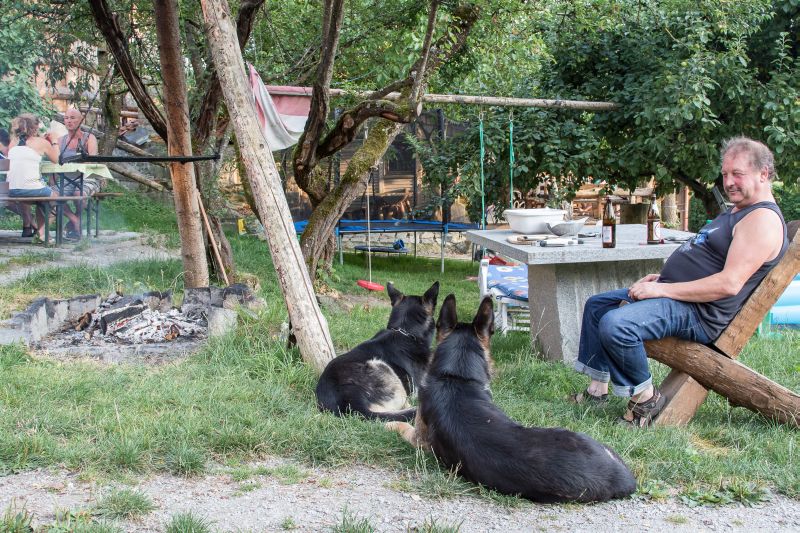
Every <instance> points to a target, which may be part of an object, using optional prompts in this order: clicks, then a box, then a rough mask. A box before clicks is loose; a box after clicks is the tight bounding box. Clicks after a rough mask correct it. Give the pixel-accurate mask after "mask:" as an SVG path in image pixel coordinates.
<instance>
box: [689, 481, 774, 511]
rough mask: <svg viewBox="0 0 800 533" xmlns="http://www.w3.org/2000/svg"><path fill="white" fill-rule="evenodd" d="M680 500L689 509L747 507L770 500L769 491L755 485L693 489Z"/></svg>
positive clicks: (741, 484) (742, 484)
mask: <svg viewBox="0 0 800 533" xmlns="http://www.w3.org/2000/svg"><path fill="white" fill-rule="evenodd" d="M680 499H681V501H682V502H683V503H685V504H686V505H688V506H689V507H697V506H699V505H729V504H732V503H740V504H743V505H746V506H748V507H752V506H753V505H757V504H759V503H762V502H767V501H770V500H771V499H772V497H771V495H770V492H769V490H767V489H766V488H765V487H763V486H761V485H758V484H756V483H737V484H731V485H726V486H724V487H722V488H719V489H694V490H690V491H687V492H685V493H683V494H681V496H680Z"/></svg>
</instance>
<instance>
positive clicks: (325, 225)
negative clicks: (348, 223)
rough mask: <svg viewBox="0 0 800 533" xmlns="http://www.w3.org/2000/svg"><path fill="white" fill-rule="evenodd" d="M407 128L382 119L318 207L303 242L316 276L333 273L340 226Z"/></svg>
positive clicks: (305, 254) (309, 263)
mask: <svg viewBox="0 0 800 533" xmlns="http://www.w3.org/2000/svg"><path fill="white" fill-rule="evenodd" d="M405 126H406V125H405V124H402V123H398V122H392V121H389V120H385V119H379V120H378V121H377V122H376V124H375V125H374V126H373V127H372V128H370V130H369V136H368V137H367V139H366V140H365V141H364V144H362V145H361V147H360V148H359V149H358V150H357V151H356V153H355V154H353V157H352V158H351V159H350V163H349V164H348V165H347V170H346V171H345V173H344V176H342V178H341V180H340V181H339V185H338V186H337V187H336V188H335V189H334V190H333V191H331V193H330V194H328V195H327V196H326V197H325V199H324V200H322V202H321V203H320V204H319V205H318V206H316V207H314V211H313V212H312V213H311V216H310V217H309V219H308V225H307V226H306V229H305V231H303V236H302V238H301V240H300V245H301V247H302V249H303V257H304V258H305V261H306V265H307V266H308V271H309V272H310V273H311V274H312V275H314V273H315V272H317V269H319V268H322V269H327V270H330V268H331V262H332V261H333V253H332V252H331V253H328V254H326V253H325V252H326V250H329V251H330V250H331V248H330V239H331V235H333V231H334V228H335V227H336V224H337V223H338V222H339V219H341V218H342V215H343V214H344V212H345V210H347V207H348V206H349V205H350V204H351V203H352V202H353V200H355V199H356V198H357V197H358V196H359V195H360V194H363V192H364V188H365V187H366V186H367V182H368V181H369V172H370V169H371V168H373V167H374V166H375V165H377V164H378V163H379V162H380V160H381V159H382V158H383V156H384V155H385V154H386V150H388V149H389V146H390V145H391V144H392V141H394V139H395V137H397V134H398V133H400V132H401V131H402V130H403V128H405ZM323 261H324V262H323Z"/></svg>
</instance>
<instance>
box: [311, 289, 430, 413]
mask: <svg viewBox="0 0 800 533" xmlns="http://www.w3.org/2000/svg"><path fill="white" fill-rule="evenodd" d="M386 290H387V292H388V293H389V298H390V299H391V301H392V312H391V314H390V315H389V324H388V325H387V326H386V329H382V330H381V331H379V332H378V333H376V334H375V336H374V337H372V338H371V339H369V340H368V341H365V342H362V343H361V344H359V345H358V346H356V347H355V348H353V349H352V350H350V351H349V352H347V353H344V354H342V355H340V356H338V357H336V358H335V359H333V360H332V361H331V362H330V363H328V366H326V367H325V371H324V372H322V376H320V378H319V383H318V384H317V405H318V406H319V408H320V410H323V411H325V410H327V411H331V412H333V413H334V414H336V415H339V416H341V415H343V414H350V413H361V414H362V415H363V416H365V417H366V418H369V419H378V420H402V421H409V420H412V419H413V418H414V415H415V413H416V408H413V407H411V408H409V404H408V396H409V395H410V394H411V393H412V391H413V390H414V388H415V387H416V386H417V384H418V383H419V381H420V378H421V377H422V376H423V374H424V373H425V370H426V369H427V367H428V364H429V363H430V359H431V341H432V340H433V332H434V330H435V325H434V320H433V315H434V312H435V310H436V298H437V296H438V295H439V282H438V281H437V282H436V283H434V284H433V285H432V286H431V288H430V289H428V290H427V291H426V292H425V294H424V295H423V296H406V295H404V294H403V293H402V292H400V291H398V290H397V289H395V288H394V286H393V285H392V284H391V283H389V284H388V285H387V287H386Z"/></svg>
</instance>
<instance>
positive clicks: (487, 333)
mask: <svg viewBox="0 0 800 533" xmlns="http://www.w3.org/2000/svg"><path fill="white" fill-rule="evenodd" d="M472 327H474V328H475V332H476V333H477V334H478V335H480V336H481V337H485V338H487V339H488V338H489V337H491V336H492V334H493V333H494V306H493V305H492V297H491V296H487V297H485V298H484V299H483V300H481V305H479V306H478V312H477V313H476V314H475V319H474V320H473V321H472Z"/></svg>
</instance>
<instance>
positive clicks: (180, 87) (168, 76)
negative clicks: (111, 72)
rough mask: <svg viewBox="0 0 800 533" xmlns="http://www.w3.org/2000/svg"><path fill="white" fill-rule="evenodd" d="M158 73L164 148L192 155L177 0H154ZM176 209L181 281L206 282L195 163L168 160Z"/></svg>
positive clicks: (187, 283)
mask: <svg viewBox="0 0 800 533" xmlns="http://www.w3.org/2000/svg"><path fill="white" fill-rule="evenodd" d="M153 8H154V10H155V19H156V32H157V34H158V35H157V36H158V51H159V56H160V59H161V75H162V77H163V79H164V108H165V109H166V112H167V136H168V139H169V141H168V142H167V151H168V153H169V155H171V156H172V155H174V156H190V155H192V138H191V134H190V126H189V102H188V101H187V100H186V94H187V92H186V79H185V78H184V74H183V68H184V66H183V61H184V60H183V55H181V43H180V28H179V26H178V0H154V2H153ZM170 174H171V175H172V187H173V193H174V198H175V211H176V213H177V215H178V231H179V232H180V235H181V257H182V258H183V270H184V285H185V286H186V287H187V288H193V287H207V286H208V262H207V261H206V247H205V244H204V243H203V230H202V228H201V226H200V210H199V209H198V207H197V205H198V202H197V198H198V196H199V193H198V192H197V185H196V181H195V177H194V165H193V164H191V163H177V162H176V163H171V164H170Z"/></svg>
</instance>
